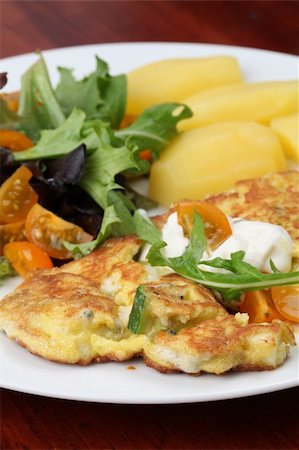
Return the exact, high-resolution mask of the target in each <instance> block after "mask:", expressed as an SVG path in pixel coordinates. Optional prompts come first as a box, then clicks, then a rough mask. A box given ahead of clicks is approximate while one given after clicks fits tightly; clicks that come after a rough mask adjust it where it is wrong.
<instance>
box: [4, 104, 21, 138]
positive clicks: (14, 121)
mask: <svg viewBox="0 0 299 450" xmlns="http://www.w3.org/2000/svg"><path fill="white" fill-rule="evenodd" d="M19 120H20V118H19V116H18V114H16V113H15V112H13V111H12V110H11V109H9V107H8V106H7V103H6V101H5V100H3V98H1V97H0V129H2V130H3V129H6V130H13V129H16V128H19Z"/></svg>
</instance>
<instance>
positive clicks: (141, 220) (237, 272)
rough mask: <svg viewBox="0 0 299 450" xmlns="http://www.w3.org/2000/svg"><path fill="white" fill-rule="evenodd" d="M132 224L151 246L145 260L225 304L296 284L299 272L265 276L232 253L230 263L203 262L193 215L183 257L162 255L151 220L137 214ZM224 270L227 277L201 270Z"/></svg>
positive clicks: (200, 231) (161, 244)
mask: <svg viewBox="0 0 299 450" xmlns="http://www.w3.org/2000/svg"><path fill="white" fill-rule="evenodd" d="M134 221H135V226H136V231H137V234H138V236H139V237H140V238H141V239H142V240H144V241H146V242H148V243H149V244H151V249H150V251H149V253H148V255H147V259H148V261H149V263H150V264H151V265H152V266H167V267H169V268H171V269H173V270H174V271H175V272H177V273H178V274H180V275H182V276H183V277H185V278H188V279H190V280H192V281H195V282H197V283H200V284H202V285H204V286H207V287H209V288H210V289H213V290H215V291H218V292H219V293H220V294H221V295H222V297H223V299H224V300H226V301H229V300H234V299H235V300H236V299H239V298H240V296H241V295H242V293H243V292H247V291H255V290H259V289H269V288H271V287H272V286H280V285H292V284H298V283H299V272H289V273H280V272H273V273H270V274H264V273H261V272H259V271H258V270H257V269H256V268H255V267H253V266H252V265H250V264H248V263H246V262H245V261H244V260H243V259H244V256H245V253H244V252H243V251H238V252H235V253H232V254H231V256H230V259H222V258H215V259H212V260H209V261H205V260H202V259H201V258H202V255H203V252H204V250H205V248H206V239H205V235H204V226H203V221H202V219H201V218H200V216H199V215H198V214H197V213H196V212H195V215H194V226H193V231H192V234H191V238H190V242H189V245H188V247H187V248H186V250H185V252H184V253H183V255H182V256H180V257H176V258H169V257H167V256H166V255H165V253H164V252H163V247H165V245H166V244H165V242H163V241H162V238H161V233H160V231H159V230H158V229H157V228H156V227H155V225H154V224H153V223H152V222H151V220H150V219H149V218H147V217H145V216H144V215H143V214H141V213H140V212H139V211H136V212H135V214H134ZM203 265H204V266H210V267H214V268H215V267H216V268H221V269H226V270H227V271H228V272H227V273H216V272H211V271H208V270H206V269H203V268H202V266H203Z"/></svg>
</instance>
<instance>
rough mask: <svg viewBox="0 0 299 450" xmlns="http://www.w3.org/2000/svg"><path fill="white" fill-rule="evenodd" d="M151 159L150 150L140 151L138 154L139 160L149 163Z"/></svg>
mask: <svg viewBox="0 0 299 450" xmlns="http://www.w3.org/2000/svg"><path fill="white" fill-rule="evenodd" d="M152 157H153V153H152V151H151V150H141V152H140V153H139V158H140V159H142V160H144V161H151V160H152Z"/></svg>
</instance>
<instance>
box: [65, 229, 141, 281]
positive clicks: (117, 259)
mask: <svg viewBox="0 0 299 450" xmlns="http://www.w3.org/2000/svg"><path fill="white" fill-rule="evenodd" d="M140 246H141V242H140V240H139V239H138V238H137V237H136V236H134V235H131V236H124V237H120V238H112V239H109V240H108V241H106V242H105V243H104V244H103V245H102V246H101V247H99V248H97V249H96V250H94V251H93V252H92V253H90V254H89V255H87V256H84V257H83V258H80V259H79V260H76V261H72V262H70V263H68V264H65V265H64V266H62V267H61V271H63V272H68V273H74V274H80V275H82V276H85V277H86V278H89V279H90V280H94V281H96V282H97V283H101V281H102V280H103V279H104V278H106V276H107V274H108V273H109V271H110V270H111V269H112V267H113V266H115V265H116V264H118V263H122V262H125V263H127V262H129V261H131V260H132V258H133V257H134V256H135V255H136V254H137V253H138V251H139V249H140Z"/></svg>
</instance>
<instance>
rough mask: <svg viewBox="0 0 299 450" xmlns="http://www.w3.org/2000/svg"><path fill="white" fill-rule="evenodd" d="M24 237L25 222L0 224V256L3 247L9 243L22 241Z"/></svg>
mask: <svg viewBox="0 0 299 450" xmlns="http://www.w3.org/2000/svg"><path fill="white" fill-rule="evenodd" d="M25 239H26V236H25V220H21V221H20V222H15V223H4V224H0V253H1V254H2V250H3V246H4V245H5V244H8V243H9V242H14V241H24V240H25Z"/></svg>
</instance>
